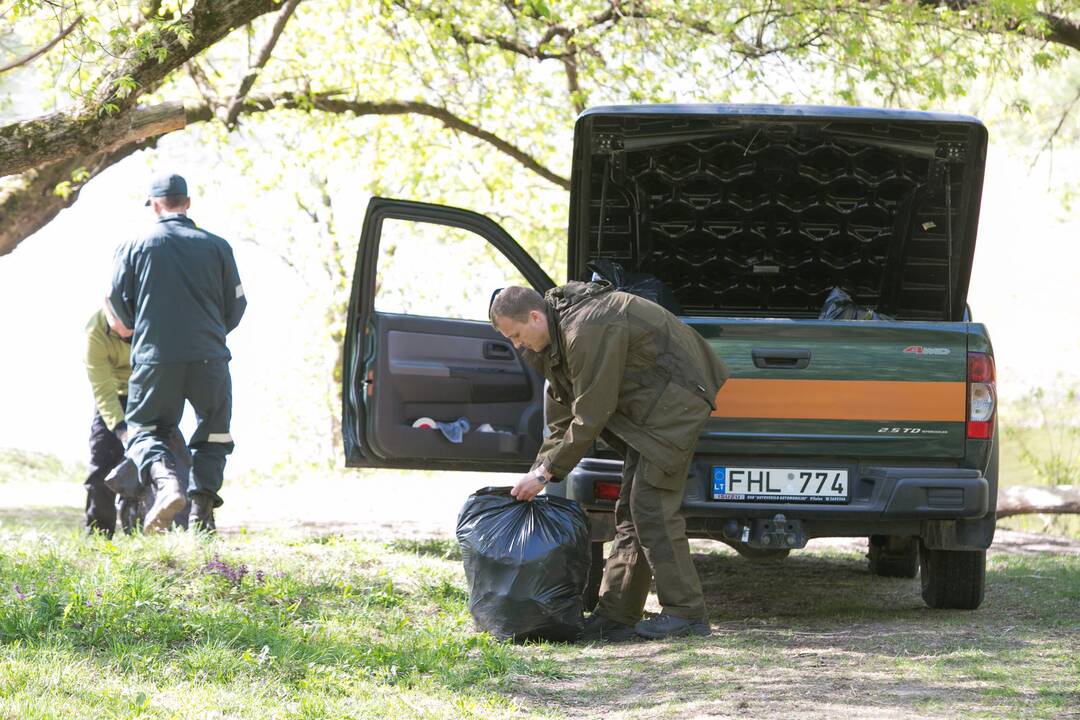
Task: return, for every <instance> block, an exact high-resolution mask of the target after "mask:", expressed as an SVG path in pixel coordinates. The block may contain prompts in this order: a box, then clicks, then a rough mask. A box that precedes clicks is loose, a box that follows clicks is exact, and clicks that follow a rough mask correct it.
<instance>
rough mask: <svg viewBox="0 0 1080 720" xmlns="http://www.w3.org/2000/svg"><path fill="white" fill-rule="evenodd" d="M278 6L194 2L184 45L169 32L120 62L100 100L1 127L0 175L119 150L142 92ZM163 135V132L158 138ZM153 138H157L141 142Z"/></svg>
mask: <svg viewBox="0 0 1080 720" xmlns="http://www.w3.org/2000/svg"><path fill="white" fill-rule="evenodd" d="M277 7H278V6H277V4H276V3H275V0H195V3H194V4H193V5H192V8H191V10H189V11H188V13H187V14H186V15H184V16H183V18H182V24H183V25H185V26H187V27H189V28H190V31H191V35H190V37H187V36H184V38H185V39H183V40H181V39H180V38H181V36H182V35H183V33H181V32H179V31H177V30H175V29H174V30H173V32H172V33H169V32H168V31H166V32H165V33H163V35H166V36H167V39H166V40H163V41H162V42H163V46H162V47H161V48H158V49H157V51H152V52H146V53H141V54H139V55H138V56H137V57H134V58H131V59H128V60H124V61H122V62H120V63H118V64H117V65H116V66H114V67H113V68H112V70H111V71H109V72H108V73H106V75H105V76H104V77H103V78H102V80H101V83H100V85H101V87H103V88H104V90H102V92H101V93H100V94H99V96H98V99H96V100H92V101H89V102H88V103H86V104H85V105H84V106H83V107H82V109H81V110H79V111H76V112H72V113H52V114H51V115H45V116H43V117H39V118H35V119H32V120H26V121H23V122H18V123H13V124H11V125H8V126H6V127H3V128H0V176H4V175H11V174H15V173H21V172H24V171H26V170H30V169H32V168H36V167H44V166H46V165H52V164H55V163H61V162H64V161H66V160H69V159H71V158H74V157H76V156H77V155H82V156H84V157H85V156H87V155H93V154H95V153H105V154H108V153H110V152H111V151H112V150H113V149H115V148H116V147H117V144H116V143H117V142H118V139H120V138H126V139H127V140H131V139H133V138H132V136H131V135H130V133H129V130H130V128H131V127H133V126H134V124H136V123H137V119H135V118H129V117H127V116H128V114H129V113H131V111H132V109H133V108H134V107H135V105H136V103H137V101H138V98H139V97H140V96H141V95H142V94H143V93H145V92H147V91H148V90H150V89H152V88H155V87H157V86H158V85H160V84H161V82H162V81H163V80H164V79H165V77H166V76H167V75H168V74H169V73H170V72H172V71H173V70H175V69H176V68H178V67H180V66H181V65H183V64H184V63H185V62H187V61H188V60H189V59H191V58H193V57H195V56H196V55H198V54H199V53H200V52H202V51H203V50H205V49H206V48H208V47H210V46H211V45H213V44H214V43H216V42H218V41H219V40H221V39H222V38H223V37H225V35H227V34H228V33H229V32H230V31H231V29H232V28H234V27H239V26H241V25H244V24H247V23H249V22H251V21H252V20H253V19H255V18H256V17H258V16H260V15H263V14H265V13H268V12H271V11H272V10H276V9H277ZM159 52H160V53H161V54H160V55H159ZM159 58H161V59H160V60H159ZM178 127H183V125H180V126H178ZM178 127H177V128H173V129H178ZM161 132H165V130H159V131H158V133H157V134H161ZM149 134H153V133H147V134H144V135H143V137H146V136H148V135H149Z"/></svg>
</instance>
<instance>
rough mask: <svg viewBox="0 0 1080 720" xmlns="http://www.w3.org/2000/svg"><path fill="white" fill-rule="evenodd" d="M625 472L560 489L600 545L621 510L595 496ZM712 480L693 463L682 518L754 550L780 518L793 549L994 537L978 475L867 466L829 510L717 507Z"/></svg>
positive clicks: (595, 474)
mask: <svg viewBox="0 0 1080 720" xmlns="http://www.w3.org/2000/svg"><path fill="white" fill-rule="evenodd" d="M621 472H622V462H621V461H620V460H602V459H596V458H587V459H585V460H583V461H582V462H581V463H580V464H579V465H578V466H577V467H576V468H575V469H574V470H573V471H572V472H571V473H570V474H569V475H568V476H567V477H566V480H565V482H564V483H562V485H563V486H564V487H561V488H558V490H556V492H559V491H562V492H560V493H559V494H562V493H563V492H565V494H566V495H567V496H568V497H570V498H572V499H574V500H576V501H577V502H579V503H580V504H581V505H582V506H583V507H584V508H585V509H586V510H587V511H589V514H590V517H591V518H592V519H593V536H594V540H608V539H610V538H611V537H613V536H614V521H613V515H612V511H613V510H614V508H615V503H614V502H612V501H605V500H598V499H597V498H596V494H595V490H594V488H595V484H596V483H597V482H616V483H617V482H621V479H622V478H621ZM710 475H711V463H709V462H707V461H706V462H695V463H694V465H693V466H692V467H691V471H690V476H689V477H688V479H687V485H686V493H685V496H684V498H683V505H682V512H683V516H684V517H685V518H686V525H687V534H688V535H689V536H690V537H700V538H713V539H717V540H726V541H730V540H735V541H739V540H740V539H745V538H747V537H749V538H750V541H749V544H751V545H753V544H754V540H753V538H754V537H756V535H755V534H754V528H760V527H761V526H762V523H766V524H768V523H770V522H773V521H774V520H775V519H776V517H777V516H778V515H782V516H783V519H784V521H785V522H792V521H797V523H796V524H797V525H798V526H799V528H800V535H801V537H802V542H801V544H795V545H793V547H801V546H802V545H804V544H805V540H806V539H809V538H814V537H860V536H862V537H865V536H869V535H917V536H919V537H922V538H923V539H924V542H926V544H927V545H928V546H930V547H937V548H943V549H964V548H967V549H981V548H985V547H988V546H989V545H990V542H991V541H992V539H993V526H994V513H993V512H992V511H991V508H993V507H994V506H995V503H994V502H993V501H994V498H993V497H992V494H993V493H996V491H997V488H996V487H993V488H992V487H991V485H990V483H989V482H988V481H987V479H986V478H985V477H983V474H982V473H981V472H980V471H978V470H974V469H968V468H936V467H932V468H927V467H879V466H864V467H861V468H859V469H858V470H857V472H855V473H854V474H853V475H852V480H851V487H850V497H849V501H848V502H847V503H844V504H831V505H809V504H800V503H739V502H720V501H715V500H712V499H710V483H709V480H708V478H709V477H710ZM552 489H555V488H552ZM732 521H734V523H733V522H732ZM747 528H749V529H750V532H749V534H748V533H747V530H746V529H747Z"/></svg>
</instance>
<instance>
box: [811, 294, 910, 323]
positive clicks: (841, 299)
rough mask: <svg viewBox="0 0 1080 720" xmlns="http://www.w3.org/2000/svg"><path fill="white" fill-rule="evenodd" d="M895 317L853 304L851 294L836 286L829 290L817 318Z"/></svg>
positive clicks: (871, 318)
mask: <svg viewBox="0 0 1080 720" xmlns="http://www.w3.org/2000/svg"><path fill="white" fill-rule="evenodd" d="M895 319H896V318H894V317H891V316H889V315H885V314H883V313H879V312H878V311H877V310H874V309H873V308H869V307H862V306H859V305H856V304H855V301H854V300H852V299H851V296H850V295H848V294H847V293H846V292H844V291H843V290H841V289H840V288H838V287H834V288H833V289H832V290H830V291H829V296H828V297H827V298H825V305H824V306H823V307H822V308H821V314H819V315H818V320H895Z"/></svg>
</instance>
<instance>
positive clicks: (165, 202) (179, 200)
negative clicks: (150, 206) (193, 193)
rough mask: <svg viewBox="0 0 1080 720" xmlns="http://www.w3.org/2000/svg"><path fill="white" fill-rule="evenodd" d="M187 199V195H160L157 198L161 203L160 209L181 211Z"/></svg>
mask: <svg viewBox="0 0 1080 720" xmlns="http://www.w3.org/2000/svg"><path fill="white" fill-rule="evenodd" d="M187 199H188V196H187V195H162V196H161V197H159V198H158V200H160V201H161V207H163V208H165V209H166V210H182V209H183V207H184V203H186V202H187Z"/></svg>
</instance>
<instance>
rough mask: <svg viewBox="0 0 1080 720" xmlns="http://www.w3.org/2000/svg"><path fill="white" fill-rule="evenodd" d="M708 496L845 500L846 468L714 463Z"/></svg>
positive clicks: (752, 499)
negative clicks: (716, 464)
mask: <svg viewBox="0 0 1080 720" xmlns="http://www.w3.org/2000/svg"><path fill="white" fill-rule="evenodd" d="M712 496H713V500H728V501H736V502H815V503H846V502H847V501H848V471H847V470H837V469H831V468H744V467H719V466H715V467H713V475H712Z"/></svg>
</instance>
